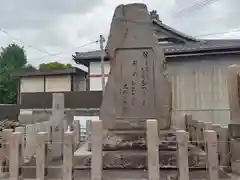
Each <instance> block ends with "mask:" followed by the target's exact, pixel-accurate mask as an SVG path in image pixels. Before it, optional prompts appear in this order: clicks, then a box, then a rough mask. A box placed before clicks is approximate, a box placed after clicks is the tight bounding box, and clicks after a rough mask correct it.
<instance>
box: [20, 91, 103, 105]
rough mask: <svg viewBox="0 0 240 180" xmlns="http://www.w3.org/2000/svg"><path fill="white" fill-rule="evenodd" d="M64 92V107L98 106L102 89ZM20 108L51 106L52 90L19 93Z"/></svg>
mask: <svg viewBox="0 0 240 180" xmlns="http://www.w3.org/2000/svg"><path fill="white" fill-rule="evenodd" d="M62 93H64V103H65V104H64V106H65V108H70V109H76V108H84V109H85V108H86V109H89V108H99V107H100V105H101V102H102V91H80V92H62ZM20 107H21V109H48V108H52V92H36V93H21V105H20Z"/></svg>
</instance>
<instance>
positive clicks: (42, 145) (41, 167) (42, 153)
mask: <svg viewBox="0 0 240 180" xmlns="http://www.w3.org/2000/svg"><path fill="white" fill-rule="evenodd" d="M47 139H48V134H47V132H39V133H37V144H38V146H37V152H36V178H37V180H44V179H45V176H46V170H47Z"/></svg>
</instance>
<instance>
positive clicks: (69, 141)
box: [63, 131, 74, 180]
mask: <svg viewBox="0 0 240 180" xmlns="http://www.w3.org/2000/svg"><path fill="white" fill-rule="evenodd" d="M73 141H74V132H72V131H71V132H65V133H64V142H63V143H64V145H63V154H64V155H63V179H64V180H72V179H73V173H72V172H73V171H72V169H73V154H74V150H73Z"/></svg>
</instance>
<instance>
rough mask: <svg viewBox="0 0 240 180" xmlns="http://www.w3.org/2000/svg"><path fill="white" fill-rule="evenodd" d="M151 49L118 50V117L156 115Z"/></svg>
mask: <svg viewBox="0 0 240 180" xmlns="http://www.w3.org/2000/svg"><path fill="white" fill-rule="evenodd" d="M152 54H153V53H152V51H151V49H141V50H139V49H137V50H135V49H130V50H118V52H117V55H118V56H117V59H116V62H117V66H118V67H121V71H120V73H119V74H118V75H119V76H120V77H118V78H119V79H120V80H121V83H119V86H118V89H119V95H118V101H117V104H116V106H117V107H118V109H117V117H122V118H128V119H132V118H148V117H151V116H153V115H154V111H153V110H154V104H155V101H154V99H155V98H154V83H153V82H154V80H153V78H154V76H153V72H154V71H153V65H154V63H153V59H152V58H153V56H152Z"/></svg>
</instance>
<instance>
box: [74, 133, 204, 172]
mask: <svg viewBox="0 0 240 180" xmlns="http://www.w3.org/2000/svg"><path fill="white" fill-rule="evenodd" d="M87 143H88V147H89V148H86V147H85V150H83V151H82V153H80V154H78V155H76V156H75V158H74V159H75V165H76V166H77V167H78V168H80V169H88V168H91V142H87ZM87 151H89V152H87ZM188 151H189V167H190V169H205V168H206V162H205V158H206V153H205V152H204V151H203V150H201V149H200V148H198V147H195V146H193V145H191V144H189V147H188ZM147 157H148V156H147V143H146V130H139V129H138V128H137V129H131V130H130V129H125V130H123V129H121V128H120V130H111V131H108V132H107V135H106V136H105V137H104V141H103V168H104V169H147V164H148V162H147ZM159 163H160V168H162V169H176V168H177V144H176V135H175V130H161V131H160V133H159Z"/></svg>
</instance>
